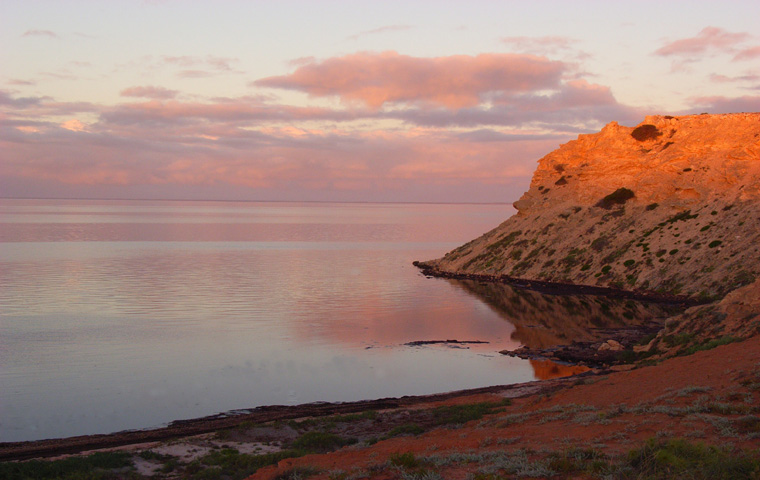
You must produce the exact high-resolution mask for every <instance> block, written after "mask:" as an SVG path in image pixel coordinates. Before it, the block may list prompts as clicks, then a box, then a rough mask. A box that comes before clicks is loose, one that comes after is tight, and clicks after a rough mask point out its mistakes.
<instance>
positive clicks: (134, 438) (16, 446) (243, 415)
mask: <svg viewBox="0 0 760 480" xmlns="http://www.w3.org/2000/svg"><path fill="white" fill-rule="evenodd" d="M572 381H575V380H571V377H566V378H559V379H552V380H542V381H538V382H528V383H517V384H511V385H494V386H488V387H480V388H473V389H467V390H457V391H451V392H446V393H437V394H430V395H410V396H403V397H389V398H381V399H375V400H361V401H356V402H314V403H307V404H301V405H270V406H262V407H257V408H253V409H248V410H236V411H233V412H229V413H220V414H216V415H211V416H207V417H201V418H195V419H187V420H176V421H173V422H171V423H170V424H169V425H167V426H165V427H160V428H153V429H145V430H128V431H123V432H115V433H110V434H96V435H81V436H76V437H67V438H55V439H45V440H33V441H26V442H0V461H17V460H27V459H32V458H46V457H57V456H61V455H70V454H78V453H81V452H87V451H93V450H101V449H110V448H117V447H123V446H128V445H135V444H144V443H148V442H158V441H164V440H170V439H178V438H183V437H190V436H194V435H200V434H204V433H210V432H216V431H219V430H224V429H229V428H234V427H236V426H238V425H240V424H244V423H252V424H263V423H268V422H277V421H284V420H295V419H303V418H318V417H327V416H331V415H348V414H355V413H362V412H367V411H370V410H376V411H381V410H391V409H399V408H408V407H414V406H416V405H423V404H427V403H434V402H443V401H450V400H453V399H457V398H460V397H470V396H474V395H484V394H499V395H504V396H508V397H518V396H522V395H528V394H536V393H546V392H549V391H553V390H555V389H557V388H560V386H561V385H563V384H565V383H567V382H572Z"/></svg>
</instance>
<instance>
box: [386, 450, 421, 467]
mask: <svg viewBox="0 0 760 480" xmlns="http://www.w3.org/2000/svg"><path fill="white" fill-rule="evenodd" d="M388 461H389V462H390V464H391V465H393V466H394V467H403V468H417V467H419V466H420V461H419V460H417V458H416V457H415V456H414V453H412V452H404V453H394V454H393V455H391V456H390V458H389V459H388Z"/></svg>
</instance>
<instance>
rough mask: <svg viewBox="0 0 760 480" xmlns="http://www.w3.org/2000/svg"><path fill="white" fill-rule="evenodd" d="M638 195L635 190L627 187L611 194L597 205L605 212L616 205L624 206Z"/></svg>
mask: <svg viewBox="0 0 760 480" xmlns="http://www.w3.org/2000/svg"><path fill="white" fill-rule="evenodd" d="M635 196H636V195H635V194H634V193H633V190H630V189H628V188H625V187H621V188H618V189H617V190H615V191H614V192H612V193H610V194H609V195H607V196H606V197H604V198H602V199H601V200H599V201H598V202H597V203H596V206H597V207H600V208H604V209H605V210H609V209H611V208H612V207H614V206H615V205H623V204H624V203H625V202H627V201H628V200H630V199H632V198H633V197H635Z"/></svg>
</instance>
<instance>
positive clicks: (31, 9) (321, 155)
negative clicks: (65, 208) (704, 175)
mask: <svg viewBox="0 0 760 480" xmlns="http://www.w3.org/2000/svg"><path fill="white" fill-rule="evenodd" d="M758 18H760V2H758V1H757V0H748V1H731V0H724V1H705V0H689V1H678V0H670V1H666V2H663V1H648V0H639V1H636V2H628V1H625V2H624V1H617V0H615V1H613V0H604V1H584V0H575V1H571V0H563V1H541V0H537V1H525V0H521V1H506V0H505V1H495V0H494V1H485V0H469V1H467V2H464V1H456V2H455V1H447V0H437V1H414V0H405V1H395V0H388V1H366V0H354V1H290V0H281V1H242V0H241V1H237V0H216V1H214V2H211V1H197V0H152V1H149V0H131V1H127V0H92V1H85V0H66V1H63V0H55V1H53V0H47V1H43V0H1V1H0V197H21V198H125V199H199V200H200V199H204V200H257V201H258V200H272V201H363V202H374V201H381V202H494V203H502V202H512V201H514V200H517V199H518V198H519V197H520V195H521V194H522V192H524V191H525V190H526V189H527V188H528V185H529V182H530V177H531V175H532V173H533V171H534V170H535V167H536V163H537V161H538V160H539V159H540V158H541V157H543V156H544V155H546V154H547V153H549V152H551V151H552V150H554V149H556V148H558V147H559V146H560V145H561V144H562V143H565V142H567V141H569V140H572V139H574V138H577V136H578V135H579V134H581V133H591V132H595V131H598V130H599V129H600V128H601V127H602V126H604V125H605V124H606V123H609V122H611V121H617V122H618V123H620V124H622V125H627V126H635V125H637V124H639V123H641V122H642V121H643V120H644V117H645V116H646V115H650V114H667V115H685V114H694V113H702V112H709V113H727V112H742V111H760V30H758V29H757V22H758Z"/></svg>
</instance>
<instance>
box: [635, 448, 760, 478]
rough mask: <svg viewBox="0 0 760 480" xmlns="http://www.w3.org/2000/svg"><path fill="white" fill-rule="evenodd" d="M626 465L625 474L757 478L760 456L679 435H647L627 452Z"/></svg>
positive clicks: (637, 476) (669, 476)
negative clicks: (644, 443) (668, 438)
mask: <svg viewBox="0 0 760 480" xmlns="http://www.w3.org/2000/svg"><path fill="white" fill-rule="evenodd" d="M626 466H627V467H628V468H630V469H631V470H632V471H631V472H630V475H629V476H625V477H624V478H646V479H669V478H692V479H704V480H708V479H718V478H731V479H752V478H757V477H756V475H757V472H758V471H759V470H760V459H758V457H757V454H753V455H751V454H748V453H747V454H745V453H741V452H735V451H732V450H731V449H728V448H720V447H715V446H708V445H704V444H702V443H690V442H687V441H686V440H681V439H672V440H667V441H665V440H661V439H650V440H649V441H648V442H647V443H646V445H645V446H643V447H642V448H640V449H638V450H634V451H632V452H630V453H629V454H628V461H627V465H626Z"/></svg>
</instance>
